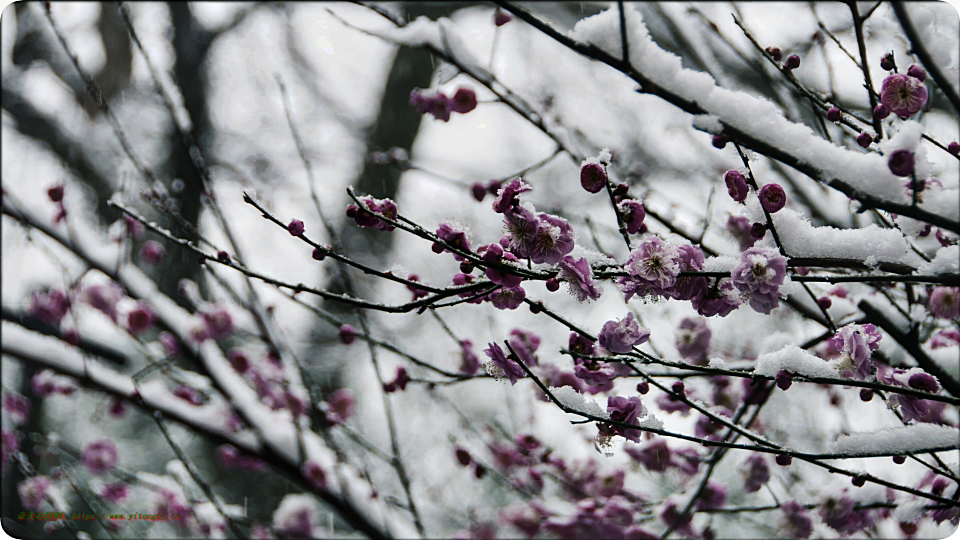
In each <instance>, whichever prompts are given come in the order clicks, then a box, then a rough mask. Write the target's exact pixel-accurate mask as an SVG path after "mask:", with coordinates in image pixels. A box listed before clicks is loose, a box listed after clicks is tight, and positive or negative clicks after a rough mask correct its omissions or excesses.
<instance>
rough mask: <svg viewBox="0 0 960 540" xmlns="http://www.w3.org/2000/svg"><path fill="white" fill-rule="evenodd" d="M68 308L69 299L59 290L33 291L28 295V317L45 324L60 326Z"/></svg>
mask: <svg viewBox="0 0 960 540" xmlns="http://www.w3.org/2000/svg"><path fill="white" fill-rule="evenodd" d="M69 308H70V299H69V298H67V295H66V294H64V293H63V291H61V290H59V289H50V290H48V291H45V292H40V291H33V292H32V293H31V295H30V308H29V309H28V313H30V315H32V316H34V317H36V318H38V319H40V320H42V321H43V322H45V323H47V324H53V325H56V324H60V321H61V320H63V318H64V317H65V316H66V315H67V310H68V309H69Z"/></svg>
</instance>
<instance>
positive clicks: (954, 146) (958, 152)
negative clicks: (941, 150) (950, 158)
mask: <svg viewBox="0 0 960 540" xmlns="http://www.w3.org/2000/svg"><path fill="white" fill-rule="evenodd" d="M947 152H950V153H951V154H953V155H955V156H960V143H958V142H957V141H953V142H951V143H950V144H948V145H947Z"/></svg>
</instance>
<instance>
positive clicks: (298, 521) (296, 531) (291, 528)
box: [273, 493, 323, 539]
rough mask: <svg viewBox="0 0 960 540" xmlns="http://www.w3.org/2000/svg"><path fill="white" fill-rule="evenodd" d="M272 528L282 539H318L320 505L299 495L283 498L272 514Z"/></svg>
mask: <svg viewBox="0 0 960 540" xmlns="http://www.w3.org/2000/svg"><path fill="white" fill-rule="evenodd" d="M273 528H274V529H276V530H277V532H279V533H280V534H281V535H282V537H283V538H298V539H299V538H304V539H306V538H319V537H320V536H321V535H322V533H323V527H322V525H321V522H320V504H319V503H318V502H317V501H316V500H315V499H314V498H313V497H311V496H309V495H304V494H301V493H296V494H289V495H287V496H285V497H284V498H283V500H282V501H280V506H278V507H277V510H276V511H275V512H274V513H273Z"/></svg>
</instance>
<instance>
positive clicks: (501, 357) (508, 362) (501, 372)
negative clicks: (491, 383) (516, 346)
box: [483, 343, 526, 386]
mask: <svg viewBox="0 0 960 540" xmlns="http://www.w3.org/2000/svg"><path fill="white" fill-rule="evenodd" d="M483 352H484V354H486V355H487V357H488V358H490V361H489V362H487V363H486V364H484V365H483V368H484V369H485V370H487V373H489V374H490V376H491V377H493V378H495V379H497V380H498V381H499V380H501V379H503V378H504V377H506V378H508V379H510V385H511V386H512V385H514V384H517V380H518V379H522V378H523V376H524V375H525V374H526V373H525V372H524V371H523V368H522V367H520V365H519V364H517V362H516V361H515V360H513V359H512V358H507V355H506V354H504V352H503V349H502V348H500V346H499V345H497V344H496V343H487V348H486V349H484V350H483Z"/></svg>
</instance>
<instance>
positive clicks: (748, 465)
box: [740, 454, 770, 493]
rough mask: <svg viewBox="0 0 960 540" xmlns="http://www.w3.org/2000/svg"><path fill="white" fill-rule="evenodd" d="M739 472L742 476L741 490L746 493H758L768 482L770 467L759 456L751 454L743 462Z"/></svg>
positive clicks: (764, 459) (761, 456)
mask: <svg viewBox="0 0 960 540" xmlns="http://www.w3.org/2000/svg"><path fill="white" fill-rule="evenodd" d="M740 472H741V474H743V490H744V491H746V492H747V493H753V492H755V491H760V488H761V487H763V485H764V484H766V483H767V482H768V481H769V480H770V466H769V465H767V460H766V458H764V457H763V455H761V454H751V455H750V457H748V458H747V459H746V460H744V461H743V465H742V467H741V469H740Z"/></svg>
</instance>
